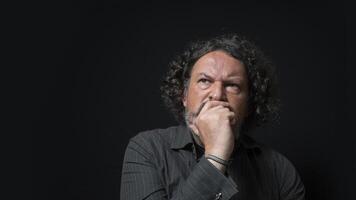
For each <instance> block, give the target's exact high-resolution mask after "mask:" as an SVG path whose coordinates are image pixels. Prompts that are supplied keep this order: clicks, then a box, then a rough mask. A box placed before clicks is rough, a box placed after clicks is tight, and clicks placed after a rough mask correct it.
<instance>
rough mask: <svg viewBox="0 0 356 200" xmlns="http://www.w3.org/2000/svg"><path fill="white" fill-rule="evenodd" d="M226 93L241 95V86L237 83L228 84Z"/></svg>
mask: <svg viewBox="0 0 356 200" xmlns="http://www.w3.org/2000/svg"><path fill="white" fill-rule="evenodd" d="M225 88H226V91H228V92H231V93H236V94H237V93H240V91H241V90H240V86H239V85H238V84H236V83H227V84H226V85H225Z"/></svg>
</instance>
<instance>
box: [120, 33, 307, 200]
mask: <svg viewBox="0 0 356 200" xmlns="http://www.w3.org/2000/svg"><path fill="white" fill-rule="evenodd" d="M161 90H162V96H163V99H164V100H165V102H166V104H167V105H168V107H169V108H170V109H171V111H172V112H173V113H174V114H175V116H176V117H177V119H178V121H180V122H182V125H180V126H175V127H170V128H167V129H156V130H151V131H145V132H142V133H140V134H138V135H137V136H135V137H133V138H132V139H131V140H130V142H129V144H128V146H127V150H126V153H125V158H124V162H123V169H122V179H121V199H123V200H133V199H137V200H138V199H155V200H159V199H174V200H178V199H180V200H187V199H194V200H200V199H201V200H208V199H226V200H227V199H238V200H245V199H246V200H247V199H249V200H258V199H263V200H266V199H281V200H289V199H298V200H299V199H304V195H305V190H304V186H303V183H302V182H301V179H300V177H299V175H298V173H297V172H296V170H295V168H294V167H293V165H292V164H291V163H290V162H289V161H288V160H287V159H286V158H285V157H284V156H283V155H281V154H279V153H278V152H276V151H274V150H272V149H270V148H268V147H266V146H264V145H261V144H258V143H256V142H255V141H254V140H253V139H252V138H250V137H249V136H248V135H247V134H248V132H249V131H250V130H252V129H253V128H255V127H257V126H259V125H262V124H264V123H267V122H269V121H271V120H274V119H275V116H276V114H277V110H278V99H277V98H276V96H275V92H274V75H273V70H272V65H271V64H270V62H268V60H267V59H266V58H265V57H264V55H263V54H262V52H261V51H260V50H259V49H258V48H257V47H255V46H254V45H253V44H252V43H251V42H249V41H247V40H245V39H242V38H241V37H239V36H237V35H234V34H232V35H223V36H219V37H215V38H212V39H210V40H207V41H200V42H196V43H193V44H191V46H190V47H189V48H188V49H187V50H186V51H185V52H184V53H183V54H182V55H181V56H179V57H178V58H177V59H176V60H174V61H172V62H171V64H170V69H169V71H168V74H167V77H166V79H165V81H164V84H163V86H162V88H161Z"/></svg>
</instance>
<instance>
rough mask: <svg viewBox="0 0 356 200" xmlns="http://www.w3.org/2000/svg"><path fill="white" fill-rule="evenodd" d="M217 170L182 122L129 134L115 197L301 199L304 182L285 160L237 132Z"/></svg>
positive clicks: (129, 199) (157, 199)
mask: <svg viewBox="0 0 356 200" xmlns="http://www.w3.org/2000/svg"><path fill="white" fill-rule="evenodd" d="M236 144H237V145H236V148H235V150H234V152H233V155H232V159H233V161H232V163H231V164H230V165H229V167H228V169H227V172H226V173H225V174H223V173H222V172H221V171H219V170H218V169H216V168H215V167H214V165H212V164H211V163H210V162H209V161H208V160H207V159H206V158H205V157H204V156H202V155H203V154H204V149H203V148H202V147H200V146H199V145H197V144H196V143H195V142H194V139H193V137H192V134H191V132H190V130H189V129H188V128H187V127H186V126H174V127H170V128H167V129H155V130H150V131H145V132H141V133H139V134H137V135H136V136H135V137H133V138H131V140H130V142H129V144H128V146H127V148H126V152H125V157H124V162H123V168H122V176H121V191H120V198H121V200H141V199H151V200H165V199H172V200H188V199H192V200H193V199H194V200H209V199H222V200H228V199H231V200H234V199H236V200H237V199H238V200H247V199H249V200H258V199H263V200H268V199H271V200H278V199H280V200H292V199H293V200H303V199H304V196H305V190H304V185H303V183H302V181H301V179H300V177H299V175H298V173H297V171H296V170H295V168H294V166H293V165H292V164H291V162H290V161H289V160H288V159H286V158H285V157H284V156H283V155H281V154H280V153H278V152H276V151H274V150H272V149H270V148H267V147H266V146H264V145H261V144H258V143H256V142H255V141H254V140H253V139H252V138H250V137H249V136H247V135H244V134H242V135H241V136H240V137H239V139H238V141H237V142H236Z"/></svg>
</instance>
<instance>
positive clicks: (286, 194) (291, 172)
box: [277, 154, 305, 200]
mask: <svg viewBox="0 0 356 200" xmlns="http://www.w3.org/2000/svg"><path fill="white" fill-rule="evenodd" d="M277 161H278V162H277V166H278V168H279V169H278V170H277V171H278V172H279V174H278V179H279V181H278V182H279V188H280V189H279V191H280V199H281V200H305V188H304V184H303V182H302V180H301V178H300V176H299V174H298V172H297V170H296V169H295V167H294V166H293V164H292V163H291V162H290V161H289V160H288V159H287V158H286V157H284V156H283V155H281V154H279V155H278V159H277Z"/></svg>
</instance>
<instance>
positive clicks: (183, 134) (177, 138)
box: [171, 125, 193, 149]
mask: <svg viewBox="0 0 356 200" xmlns="http://www.w3.org/2000/svg"><path fill="white" fill-rule="evenodd" d="M192 144H193V138H192V135H191V132H190V129H189V128H188V127H187V126H185V125H180V126H178V127H177V129H175V132H174V133H173V134H172V135H171V149H183V148H185V147H186V146H188V145H190V146H191V145H192Z"/></svg>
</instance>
